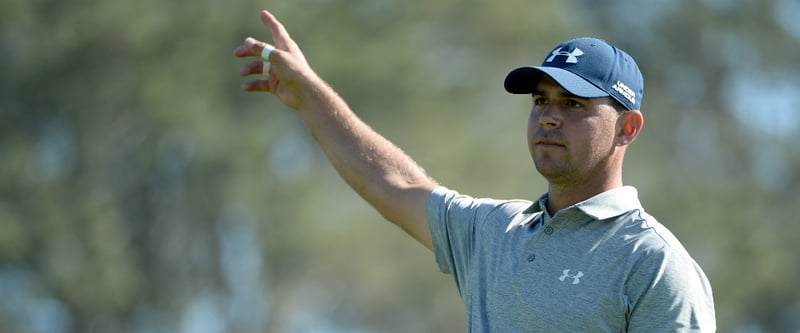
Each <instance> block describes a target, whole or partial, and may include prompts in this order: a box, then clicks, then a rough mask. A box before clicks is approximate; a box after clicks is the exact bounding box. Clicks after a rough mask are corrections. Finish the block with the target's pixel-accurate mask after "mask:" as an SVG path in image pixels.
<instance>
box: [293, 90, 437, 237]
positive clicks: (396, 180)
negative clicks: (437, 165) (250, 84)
mask: <svg viewBox="0 0 800 333" xmlns="http://www.w3.org/2000/svg"><path fill="white" fill-rule="evenodd" d="M310 87H311V89H310V90H309V91H308V94H307V95H306V96H305V98H304V99H303V101H302V102H301V103H299V106H298V110H297V111H298V113H299V114H300V116H301V118H302V119H303V121H304V122H305V124H306V126H307V127H308V129H309V131H310V132H311V135H312V136H313V137H314V139H315V140H316V141H317V142H318V143H319V145H320V147H321V148H322V150H323V152H324V153H325V154H326V156H327V157H328V159H329V160H330V161H331V164H333V166H334V168H335V169H336V170H337V171H338V173H339V174H340V175H341V177H342V178H343V179H344V180H345V181H346V182H347V183H348V184H349V185H350V186H351V187H352V188H353V189H354V190H355V191H356V192H357V193H358V194H359V195H360V196H361V197H362V198H364V199H365V200H366V201H367V202H368V203H370V204H371V205H372V206H373V207H375V208H376V209H377V210H378V211H379V212H380V213H381V214H382V215H383V216H384V217H386V218H387V219H388V220H389V221H391V222H393V223H395V224H397V225H398V226H400V227H401V228H403V229H404V230H406V232H408V233H409V234H411V236H413V237H414V238H416V239H417V240H419V241H420V242H422V243H423V244H424V245H426V246H428V247H429V248H430V247H431V245H430V235H429V233H428V231H427V218H426V216H425V211H424V208H425V204H426V202H420V201H421V200H425V199H427V196H428V194H429V193H430V191H431V190H432V189H433V188H434V187H435V186H436V183H435V182H434V181H433V180H431V179H430V178H429V177H428V176H427V175H426V173H425V171H424V170H423V169H422V168H421V167H420V166H419V165H418V164H417V163H416V162H414V160H413V159H411V158H410V157H409V156H408V155H407V154H406V153H405V152H403V151H402V150H401V149H400V148H398V147H397V146H396V145H394V144H392V143H391V142H390V141H388V140H386V139H385V138H384V137H383V136H381V135H380V134H378V133H377V132H375V131H374V130H373V129H372V128H371V127H370V126H369V125H367V124H366V123H364V122H363V121H362V120H361V119H359V118H358V116H357V115H356V114H355V113H353V112H352V111H351V110H350V108H349V107H348V105H347V103H346V102H345V101H344V100H343V99H342V98H341V97H339V96H338V95H337V94H336V92H335V91H334V90H333V89H331V88H330V87H329V86H328V85H327V84H326V83H324V82H323V81H322V80H321V79H318V78H315V79H314V80H313V83H312V84H311V85H310Z"/></svg>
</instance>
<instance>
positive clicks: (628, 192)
mask: <svg viewBox="0 0 800 333" xmlns="http://www.w3.org/2000/svg"><path fill="white" fill-rule="evenodd" d="M547 196H548V194H547V193H545V194H543V195H542V196H541V197H539V199H537V200H536V201H534V202H533V204H531V205H530V207H528V208H527V209H525V211H524V212H523V213H524V214H533V213H536V212H540V211H544V209H545V204H546V203H547ZM641 208H642V204H641V203H640V202H639V194H638V192H637V191H636V188H634V187H633V186H622V187H617V188H615V189H611V190H608V191H605V192H603V193H600V194H598V195H595V196H593V197H591V198H589V199H586V200H584V201H581V202H579V203H576V204H574V205H572V206H569V207H567V208H564V209H563V210H562V211H572V210H574V209H577V210H580V211H581V212H583V213H584V214H586V215H588V216H590V217H592V218H594V219H597V220H605V219H609V218H612V217H615V216H619V215H622V214H624V213H626V212H629V211H631V210H636V209H641ZM559 212H561V211H559Z"/></svg>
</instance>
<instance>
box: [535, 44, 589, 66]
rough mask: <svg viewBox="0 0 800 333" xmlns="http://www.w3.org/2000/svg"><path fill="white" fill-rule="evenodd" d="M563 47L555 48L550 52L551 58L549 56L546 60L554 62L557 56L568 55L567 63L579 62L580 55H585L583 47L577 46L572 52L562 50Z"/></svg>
mask: <svg viewBox="0 0 800 333" xmlns="http://www.w3.org/2000/svg"><path fill="white" fill-rule="evenodd" d="M562 49H563V48H561V47H559V48H558V49H556V50H553V52H551V53H550V58H547V60H545V61H544V62H553V60H554V59H555V58H556V56H565V57H567V60H566V61H565V62H566V63H568V64H577V63H578V57H580V56H582V55H583V51H581V49H579V48H577V47H576V48H575V49H574V50H572V51H571V52H567V51H562Z"/></svg>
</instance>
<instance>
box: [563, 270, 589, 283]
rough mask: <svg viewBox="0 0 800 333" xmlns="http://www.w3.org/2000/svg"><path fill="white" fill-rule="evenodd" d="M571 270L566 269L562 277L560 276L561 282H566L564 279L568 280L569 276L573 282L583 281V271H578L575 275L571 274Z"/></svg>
mask: <svg viewBox="0 0 800 333" xmlns="http://www.w3.org/2000/svg"><path fill="white" fill-rule="evenodd" d="M569 271H570V270H569V269H565V270H564V272H563V274H561V277H559V278H558V279H559V280H561V282H564V280H566V279H567V278H571V279H572V284H578V283H581V277H582V276H583V272H581V271H578V273H577V274H575V275H573V274H570V273H569Z"/></svg>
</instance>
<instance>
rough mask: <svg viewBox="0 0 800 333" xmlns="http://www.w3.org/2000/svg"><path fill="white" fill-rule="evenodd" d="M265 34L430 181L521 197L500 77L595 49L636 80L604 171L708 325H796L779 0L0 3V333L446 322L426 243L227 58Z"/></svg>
mask: <svg viewBox="0 0 800 333" xmlns="http://www.w3.org/2000/svg"><path fill="white" fill-rule="evenodd" d="M262 8H269V9H270V10H272V11H273V12H274V13H275V14H276V15H277V16H278V18H279V19H281V20H282V21H283V22H284V24H285V25H286V26H287V28H288V29H289V31H290V32H291V33H292V34H293V36H294V37H295V39H296V40H297V41H298V43H299V44H300V45H301V47H302V48H303V50H304V52H305V53H306V56H307V57H308V59H309V61H310V62H311V64H312V66H314V68H315V69H316V70H317V71H318V72H319V73H320V75H321V76H323V77H324V78H326V79H327V80H328V81H329V82H330V83H331V85H333V86H334V87H335V88H336V89H337V90H338V91H339V92H340V93H341V94H342V95H343V96H344V97H345V98H346V99H347V100H348V101H349V103H350V104H351V106H352V107H353V109H354V110H356V111H357V112H358V113H359V114H360V115H361V116H362V117H363V118H364V119H365V120H367V121H368V122H369V123H370V124H372V125H373V126H374V127H375V128H377V129H378V130H379V131H380V132H381V133H383V134H385V135H386V136H387V137H388V138H389V139H391V140H393V141H395V142H396V143H398V144H399V145H400V146H401V147H403V148H405V149H406V150H407V151H408V152H409V153H410V154H411V155H412V156H414V157H415V158H416V159H417V160H418V162H420V164H422V165H423V166H424V167H426V169H427V170H428V171H429V173H430V174H431V175H432V176H433V177H435V178H436V179H437V180H439V181H440V182H441V183H443V184H444V185H447V186H449V187H451V188H455V189H458V190H460V191H462V192H465V193H469V194H473V195H476V196H490V197H499V198H511V197H522V198H535V197H537V196H538V195H540V194H541V193H542V192H544V191H546V187H545V184H544V182H543V181H542V180H541V178H540V177H539V176H538V175H537V174H536V172H535V170H534V169H533V168H532V163H531V162H530V157H529V156H528V153H527V149H526V146H525V142H524V133H525V126H526V125H525V121H526V119H527V112H528V107H529V105H528V104H529V101H528V99H527V98H524V97H519V96H511V95H508V94H506V93H505V92H504V91H503V89H502V79H503V78H504V76H505V74H506V73H507V72H508V70H510V69H512V68H515V67H517V66H520V65H527V64H537V63H539V62H541V59H542V57H543V55H544V54H545V53H546V52H548V51H549V50H550V48H551V47H552V46H553V45H555V44H556V43H558V42H560V41H562V40H565V39H568V38H572V37H576V36H584V35H589V36H596V37H600V38H604V39H606V40H608V41H609V42H611V43H613V44H617V45H618V46H620V47H622V48H623V49H625V50H626V51H628V52H629V53H630V54H631V55H633V56H634V58H635V59H637V61H638V62H639V65H640V67H641V68H642V70H643V71H644V75H645V97H644V103H643V113H644V115H645V129H644V132H643V133H642V135H640V137H639V138H638V140H637V142H636V143H635V144H634V145H633V146H632V149H631V153H630V154H629V157H628V161H626V163H627V164H626V175H625V177H626V182H627V183H628V184H631V185H634V186H636V187H637V188H638V189H639V191H640V194H641V196H642V201H643V203H644V205H645V207H646V208H647V209H648V210H649V211H650V213H652V214H653V215H655V216H656V217H657V218H658V219H659V220H660V221H661V222H662V223H664V224H665V225H667V226H668V227H669V228H670V229H672V231H673V232H674V233H675V234H676V235H677V236H678V237H679V238H680V239H681V240H682V241H683V243H684V245H685V246H686V247H687V248H688V249H689V251H690V252H691V253H692V254H693V255H694V257H695V258H696V259H697V260H698V261H699V262H700V264H701V265H702V266H703V267H704V269H705V270H706V273H707V274H708V276H709V278H710V280H711V282H712V286H713V287H714V292H715V298H716V302H717V312H718V313H717V315H718V321H719V327H720V331H721V332H797V331H798V330H800V319H798V318H800V289H799V288H797V287H796V281H798V279H799V278H800V261H798V259H797V256H798V255H800V245H798V244H800V225H798V222H800V221H798V216H800V205H798V203H800V191H798V188H799V186H798V183H799V181H800V154H799V151H800V149H798V147H797V145H796V144H795V143H794V142H793V141H794V139H795V138H796V137H797V136H798V134H800V113H798V109H797V106H798V105H800V66H798V65H800V63H799V62H800V25H798V23H797V22H798V20H797V19H796V17H797V16H798V15H800V5H798V4H797V2H796V1H793V0H771V1H760V2H754V1H737V0H702V1H678V2H674V1H648V2H640V3H634V2H630V1H622V0H617V1H612V0H609V1H588V0H573V1H566V2H557V1H552V2H551V1H544V2H536V3H534V2H530V1H519V0H514V1H504V2H502V1H501V2H491V1H454V0H442V1H436V2H434V3H428V2H424V1H405V2H402V1H387V0H378V1H366V0H360V1H331V0H327V1H323V0H299V1H285V2H278V1H268V2H257V1H242V2H222V1H201V2H186V1H183V2H174V1H173V2H163V1H153V0H143V1H135V2H123V1H116V0H111V1H104V2H97V1H80V0H79V1H69V2H54V1H41V0H27V1H22V0H9V1H5V2H3V3H2V4H0V27H1V29H0V58H1V59H2V60H3V61H2V62H0V159H1V160H0V161H1V162H0V299H2V300H3V301H2V302H0V331H2V332H10V333H13V332H33V333H40V332H41V333H50V332H53V333H55V332H148V333H149V332H265V331H269V332H307V331H313V332H459V331H464V329H465V324H464V321H465V318H464V314H463V309H462V305H461V303H460V301H459V299H458V295H457V293H456V291H455V288H454V287H453V285H452V282H451V278H450V277H449V276H446V275H443V274H440V273H438V270H437V269H436V265H435V263H434V259H433V256H432V254H431V253H429V252H428V251H427V250H425V249H424V248H423V247H422V246H419V245H418V244H416V243H415V242H414V241H413V240H411V239H410V238H409V237H407V236H405V235H404V234H403V233H402V232H401V231H400V230H399V229H397V228H395V227H394V226H392V225H390V224H388V223H385V222H383V220H382V219H381V218H380V216H379V215H378V214H377V213H375V212H374V211H373V210H372V209H371V208H369V207H368V206H367V205H366V204H364V203H363V202H361V200H360V199H359V198H358V197H357V196H356V195H355V194H353V193H351V192H350V190H349V189H348V188H347V187H346V185H345V184H344V183H343V182H342V181H340V180H339V179H338V178H337V176H336V173H335V172H334V171H333V170H332V168H331V167H330V166H329V165H328V164H327V161H326V160H325V159H324V157H323V156H322V155H321V154H320V152H319V151H318V150H317V148H316V147H315V145H314V143H313V142H312V140H311V139H310V138H309V137H308V135H307V134H306V131H305V130H304V129H303V128H302V126H301V124H300V122H299V120H298V119H297V118H296V117H295V115H294V114H293V113H292V112H291V111H288V110H287V109H286V108H285V107H283V106H282V105H280V104H279V103H278V102H277V101H276V100H275V99H274V98H272V97H271V96H269V95H265V94H246V93H243V92H242V91H241V90H240V89H239V86H240V84H241V82H243V81H244V79H242V78H240V77H238V75H237V73H238V68H239V67H240V66H242V65H244V63H246V61H241V60H237V59H234V58H233V56H232V52H233V49H234V48H235V47H236V46H238V45H239V44H240V43H241V41H242V40H243V39H244V38H245V37H247V36H254V37H258V38H262V39H266V38H268V37H269V36H268V33H267V31H266V29H265V28H263V27H262V26H261V24H260V22H259V20H258V11H259V10H260V9H262Z"/></svg>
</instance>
